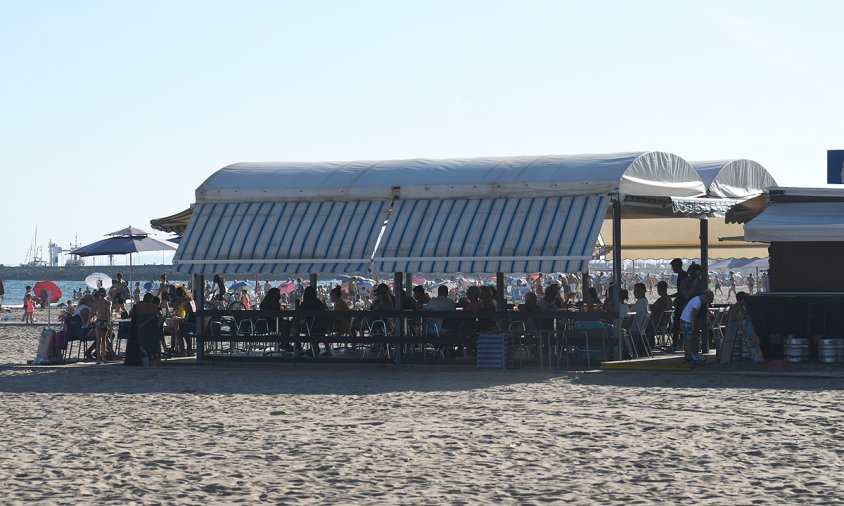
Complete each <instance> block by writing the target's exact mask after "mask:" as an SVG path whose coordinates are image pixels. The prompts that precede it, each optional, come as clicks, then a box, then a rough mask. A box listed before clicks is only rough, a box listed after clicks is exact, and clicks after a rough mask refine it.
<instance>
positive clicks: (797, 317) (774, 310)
mask: <svg viewBox="0 0 844 506" xmlns="http://www.w3.org/2000/svg"><path fill="white" fill-rule="evenodd" d="M745 300H746V302H745V303H746V304H747V310H748V312H749V313H750V318H751V320H753V326H754V327H755V329H756V333H757V334H758V335H759V342H760V345H761V347H762V353H764V355H765V359H766V360H779V359H782V358H783V340H784V339H785V338H786V337H806V338H809V339H810V340H811V343H812V344H811V356H810V359H814V358H817V351H818V350H817V347H818V340H819V339H821V338H838V339H840V338H844V292H770V293H763V294H759V295H753V296H748V297H747V298H746V299H745Z"/></svg>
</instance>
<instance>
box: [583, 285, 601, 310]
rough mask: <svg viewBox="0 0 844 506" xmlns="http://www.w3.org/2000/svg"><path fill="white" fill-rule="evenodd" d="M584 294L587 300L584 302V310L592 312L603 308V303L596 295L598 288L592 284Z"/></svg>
mask: <svg viewBox="0 0 844 506" xmlns="http://www.w3.org/2000/svg"><path fill="white" fill-rule="evenodd" d="M586 296H587V298H588V301H587V302H586V304H584V311H588V312H593V311H601V310H602V309H603V308H604V303H603V302H601V299H600V298H599V297H598V289H597V288H595V287H594V286H590V287H589V289H588V290H587V291H586Z"/></svg>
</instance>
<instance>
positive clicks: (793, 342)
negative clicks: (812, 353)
mask: <svg viewBox="0 0 844 506" xmlns="http://www.w3.org/2000/svg"><path fill="white" fill-rule="evenodd" d="M783 355H784V356H785V361H786V362H807V361H808V360H809V340H808V339H807V338H805V337H786V338H785V341H784V342H783Z"/></svg>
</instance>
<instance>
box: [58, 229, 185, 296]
mask: <svg viewBox="0 0 844 506" xmlns="http://www.w3.org/2000/svg"><path fill="white" fill-rule="evenodd" d="M106 235H107V236H108V238H107V239H103V240H101V241H97V242H94V243H91V244H88V245H85V246H82V247H81V248H77V249H75V250H73V251H71V252H70V254H71V255H77V256H80V257H92V256H104V255H129V281H130V283H131V281H132V253H141V252H144V251H172V250H174V249H176V246H175V245H173V244H172V243H168V242H164V241H159V240H158V239H156V238H154V237H150V236H149V235H148V234H147V233H146V232H144V231H143V230H141V229H138V228H134V227H127V228H124V229H122V230H118V231H116V232H112V233H110V234H106Z"/></svg>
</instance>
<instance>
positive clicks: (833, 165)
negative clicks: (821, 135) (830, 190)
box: [826, 149, 844, 184]
mask: <svg viewBox="0 0 844 506" xmlns="http://www.w3.org/2000/svg"><path fill="white" fill-rule="evenodd" d="M826 182H827V183H828V184H844V149H830V150H828V151H827V152H826Z"/></svg>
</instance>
